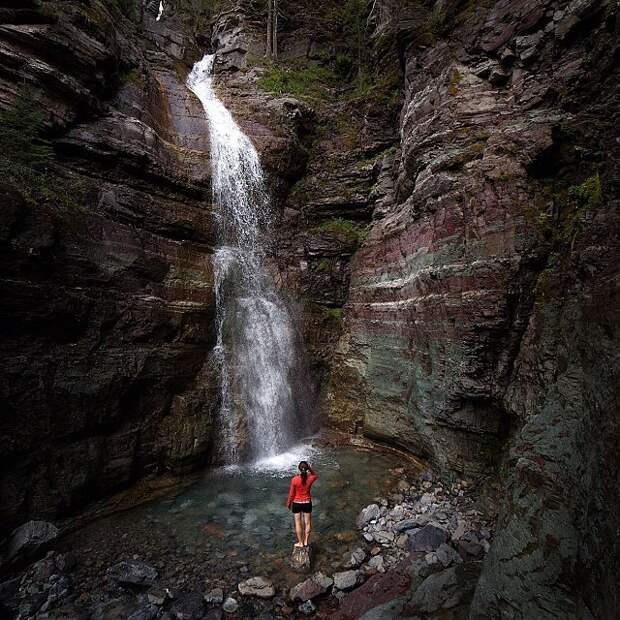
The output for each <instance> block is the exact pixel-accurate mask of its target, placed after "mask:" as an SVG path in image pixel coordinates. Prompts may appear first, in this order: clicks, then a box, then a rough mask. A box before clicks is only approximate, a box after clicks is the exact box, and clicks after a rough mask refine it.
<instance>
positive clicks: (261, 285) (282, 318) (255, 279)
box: [187, 55, 307, 463]
mask: <svg viewBox="0 0 620 620" xmlns="http://www.w3.org/2000/svg"><path fill="white" fill-rule="evenodd" d="M214 58H215V57H214V56H213V55H208V56H205V57H204V58H203V59H202V60H201V61H200V62H197V63H196V64H195V65H194V67H193V69H192V71H191V73H190V75H189V77H188V78H187V86H188V88H189V89H190V90H191V91H192V92H194V93H195V94H196V96H197V97H198V99H200V101H201V103H202V106H203V108H204V111H205V114H206V116H207V120H208V121H209V133H210V140H211V161H212V168H213V198H214V202H215V204H216V205H217V206H218V207H219V211H220V214H219V221H218V228H219V232H218V236H219V247H218V249H217V250H216V252H215V257H214V268H215V293H216V305H217V308H216V310H217V344H216V348H215V355H216V359H217V362H218V364H219V368H220V376H221V407H220V412H221V413H220V416H219V418H220V419H219V434H220V437H219V441H218V445H219V446H220V450H221V454H220V457H221V459H222V460H224V461H225V462H228V463H236V462H239V461H241V460H246V459H249V458H253V459H258V458H265V457H270V456H274V455H276V454H279V453H281V452H283V451H284V450H286V448H287V447H289V446H290V445H291V443H292V441H293V440H294V439H295V437H296V436H299V432H302V433H303V432H305V431H306V430H307V429H306V428H304V424H303V423H302V419H303V416H301V417H300V413H299V412H298V411H297V412H296V411H295V403H294V397H293V389H292V385H293V383H294V375H295V372H296V363H297V358H298V356H297V354H296V335H295V331H294V329H293V326H292V322H291V319H290V317H289V314H288V312H287V309H286V306H285V305H284V303H283V301H282V299H281V298H280V297H279V295H278V292H277V291H276V289H275V286H274V283H273V281H272V279H271V278H270V276H269V274H268V273H267V271H266V269H265V268H264V247H265V244H266V238H267V237H266V231H267V229H268V225H269V223H270V222H269V218H270V203H269V196H268V193H267V191H266V187H265V181H264V175H263V169H262V167H261V164H260V160H259V157H258V153H257V152H256V149H255V148H254V145H253V144H252V142H251V141H250V139H249V138H248V137H247V136H246V135H245V134H244V133H243V132H242V131H241V129H240V128H239V126H238V125H237V124H236V123H235V121H234V119H233V117H232V115H231V114H230V112H229V111H228V110H227V109H226V107H225V106H224V104H223V103H222V102H221V101H220V100H219V99H218V98H217V96H216V95H215V92H214V90H213V85H212V78H211V71H212V69H213V63H214ZM298 409H300V408H298ZM296 418H297V419H296Z"/></svg>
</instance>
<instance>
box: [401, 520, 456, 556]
mask: <svg viewBox="0 0 620 620" xmlns="http://www.w3.org/2000/svg"><path fill="white" fill-rule="evenodd" d="M447 540H448V532H446V530H444V529H443V528H440V527H436V526H434V525H425V526H424V527H423V528H421V529H419V530H418V531H417V532H414V533H412V534H409V541H408V547H409V551H435V550H436V549H438V548H439V546H440V545H441V544H443V543H445V542H446V541H447Z"/></svg>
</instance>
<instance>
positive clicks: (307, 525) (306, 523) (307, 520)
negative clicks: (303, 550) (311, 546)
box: [303, 512, 312, 547]
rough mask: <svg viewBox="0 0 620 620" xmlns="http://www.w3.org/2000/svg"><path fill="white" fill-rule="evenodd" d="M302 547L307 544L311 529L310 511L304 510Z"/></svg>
mask: <svg viewBox="0 0 620 620" xmlns="http://www.w3.org/2000/svg"><path fill="white" fill-rule="evenodd" d="M303 514H304V530H305V531H304V547H307V546H308V541H309V540H310V532H311V531H312V513H311V512H304V513H303Z"/></svg>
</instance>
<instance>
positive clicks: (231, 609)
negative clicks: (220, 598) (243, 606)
mask: <svg viewBox="0 0 620 620" xmlns="http://www.w3.org/2000/svg"><path fill="white" fill-rule="evenodd" d="M222 609H223V610H224V611H225V612H226V613H227V614H232V613H235V612H236V611H237V609H239V603H238V602H237V600H236V599H234V598H232V597H231V596H229V597H228V598H227V599H226V600H225V601H224V604H223V605H222Z"/></svg>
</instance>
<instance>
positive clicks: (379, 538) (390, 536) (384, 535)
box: [374, 530, 394, 544]
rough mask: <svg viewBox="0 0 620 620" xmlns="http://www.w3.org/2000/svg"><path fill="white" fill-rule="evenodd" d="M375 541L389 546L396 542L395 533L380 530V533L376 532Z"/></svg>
mask: <svg viewBox="0 0 620 620" xmlns="http://www.w3.org/2000/svg"><path fill="white" fill-rule="evenodd" d="M374 539H375V541H376V542H378V543H379V544H389V543H391V542H393V540H394V532H390V531H389V530H380V531H379V532H375V534H374Z"/></svg>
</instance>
